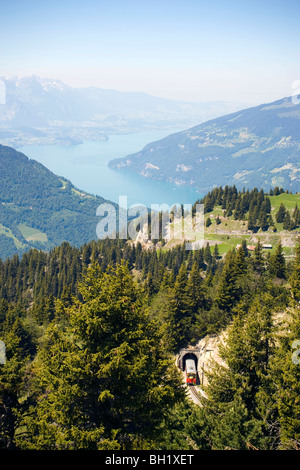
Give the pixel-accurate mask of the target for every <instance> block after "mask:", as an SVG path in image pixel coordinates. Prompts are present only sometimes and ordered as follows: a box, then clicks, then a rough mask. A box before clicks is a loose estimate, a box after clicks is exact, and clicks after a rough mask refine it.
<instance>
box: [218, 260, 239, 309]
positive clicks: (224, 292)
mask: <svg viewBox="0 0 300 470" xmlns="http://www.w3.org/2000/svg"><path fill="white" fill-rule="evenodd" d="M236 281H237V273H236V269H235V260H234V255H233V253H232V252H230V251H229V252H228V253H227V255H226V260H225V265H224V268H223V271H222V275H221V279H220V282H219V285H218V288H217V292H216V298H215V302H216V304H217V306H218V307H219V308H220V309H221V310H225V311H227V312H229V311H230V310H231V309H232V307H233V306H234V305H235V303H236V301H237V300H238V298H239V289H238V287H237V284H236Z"/></svg>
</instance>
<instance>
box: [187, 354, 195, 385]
mask: <svg viewBox="0 0 300 470" xmlns="http://www.w3.org/2000/svg"><path fill="white" fill-rule="evenodd" d="M185 379H186V383H187V384H188V385H196V379H197V370H196V363H195V361H194V359H187V360H186V361H185Z"/></svg>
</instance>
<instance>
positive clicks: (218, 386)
mask: <svg viewBox="0 0 300 470" xmlns="http://www.w3.org/2000/svg"><path fill="white" fill-rule="evenodd" d="M273 347H274V346H273V341H272V320H271V308H270V299H269V298H268V297H262V298H258V299H256V301H255V302H254V303H253V306H252V307H251V309H250V311H249V313H247V312H245V311H243V310H241V309H239V311H238V313H237V315H236V316H235V318H234V320H233V323H232V325H231V326H230V328H229V330H228V336H227V339H226V343H221V346H220V347H219V354H220V358H221V361H215V362H213V365H212V368H211V370H210V371H207V372H206V374H207V379H208V385H207V386H206V387H204V390H205V394H206V398H204V399H203V405H204V407H205V408H204V413H205V415H206V420H207V423H208V428H210V431H209V435H208V439H209V440H211V442H212V448H213V449H223V450H224V449H226V448H229V449H240V450H241V449H247V448H249V447H248V446H249V445H251V446H253V447H256V448H260V449H264V448H268V445H269V444H268V435H267V433H266V431H265V428H264V426H263V422H262V416H261V415H260V412H259V408H258V403H259V400H258V392H259V391H260V389H261V387H262V386H263V384H264V377H265V376H267V374H268V366H269V359H270V356H271V354H272V350H273Z"/></svg>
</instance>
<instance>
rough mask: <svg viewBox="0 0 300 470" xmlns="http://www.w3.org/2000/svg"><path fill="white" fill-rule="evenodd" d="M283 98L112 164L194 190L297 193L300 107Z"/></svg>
mask: <svg viewBox="0 0 300 470" xmlns="http://www.w3.org/2000/svg"><path fill="white" fill-rule="evenodd" d="M293 101H295V100H292V98H283V99H281V100H278V101H275V102H273V103H269V104H262V105H260V106H256V107H253V108H249V109H244V110H241V111H238V112H235V113H233V114H229V115H225V116H223V117H219V118H217V119H213V120H209V121H208V122H205V123H202V124H200V125H197V126H195V127H192V128H189V129H188V130H185V131H182V132H179V133H176V134H172V135H169V136H168V137H166V138H164V139H162V140H159V141H157V142H153V143H150V144H148V145H147V146H146V147H145V148H144V149H143V150H141V151H140V152H138V153H135V154H133V155H129V156H127V157H125V158H119V159H115V160H113V161H111V162H110V167H111V168H115V169H120V170H122V169H126V170H127V171H128V170H130V171H132V172H135V173H138V174H140V175H142V176H144V177H147V178H152V179H155V180H161V181H166V182H169V183H172V184H176V185H190V186H195V187H197V188H198V189H199V191H200V192H201V193H204V192H207V191H208V190H210V189H212V188H213V187H215V186H225V185H233V184H235V185H236V187H237V188H241V189H242V188H243V187H244V186H245V187H248V188H253V187H255V186H256V187H262V188H264V189H267V190H268V189H269V188H270V187H274V186H280V187H284V188H285V189H289V190H292V191H300V165H299V163H300V104H294V102H293Z"/></svg>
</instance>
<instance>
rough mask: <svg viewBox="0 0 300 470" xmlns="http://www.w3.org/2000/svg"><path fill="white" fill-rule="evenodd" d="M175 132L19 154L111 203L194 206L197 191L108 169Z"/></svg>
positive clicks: (27, 149) (28, 148) (34, 149)
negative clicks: (124, 199) (124, 200)
mask: <svg viewBox="0 0 300 470" xmlns="http://www.w3.org/2000/svg"><path fill="white" fill-rule="evenodd" d="M177 131H178V130H177V129H174V130H173V131H168V132H166V131H164V132H141V133H138V134H122V135H111V136H110V137H109V139H108V140H107V141H95V142H84V143H82V144H78V145H71V146H57V145H47V146H44V145H27V146H23V147H19V148H18V150H19V151H20V152H23V153H24V154H25V155H27V156H28V157H29V158H31V159H34V160H37V161H38V162H40V163H42V164H43V165H45V166H46V167H47V168H49V170H51V171H52V172H53V173H55V174H56V175H58V176H62V177H65V178H67V179H69V180H70V181H71V182H72V183H73V184H74V185H75V186H77V187H78V188H79V189H82V190H84V191H87V192H89V193H91V194H97V195H99V196H102V197H104V198H105V199H109V200H111V201H113V202H118V201H119V196H127V200H128V206H130V205H133V204H144V205H147V206H148V207H150V205H151V204H155V203H158V204H163V203H164V204H168V205H172V204H193V203H194V202H195V201H196V200H197V199H198V198H199V197H200V196H201V193H199V192H198V190H197V188H192V187H182V186H176V185H173V184H166V183H164V182H159V181H152V180H150V179H147V178H143V177H141V176H138V175H134V174H131V173H129V172H125V171H117V170H113V169H111V168H109V167H108V162H109V161H110V160H112V159H114V158H118V157H124V156H126V155H129V154H131V153H134V152H137V151H139V150H141V149H142V148H143V147H144V146H145V145H147V144H148V143H150V142H154V141H156V140H159V139H161V138H163V137H165V136H167V135H168V134H171V133H173V132H177Z"/></svg>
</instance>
